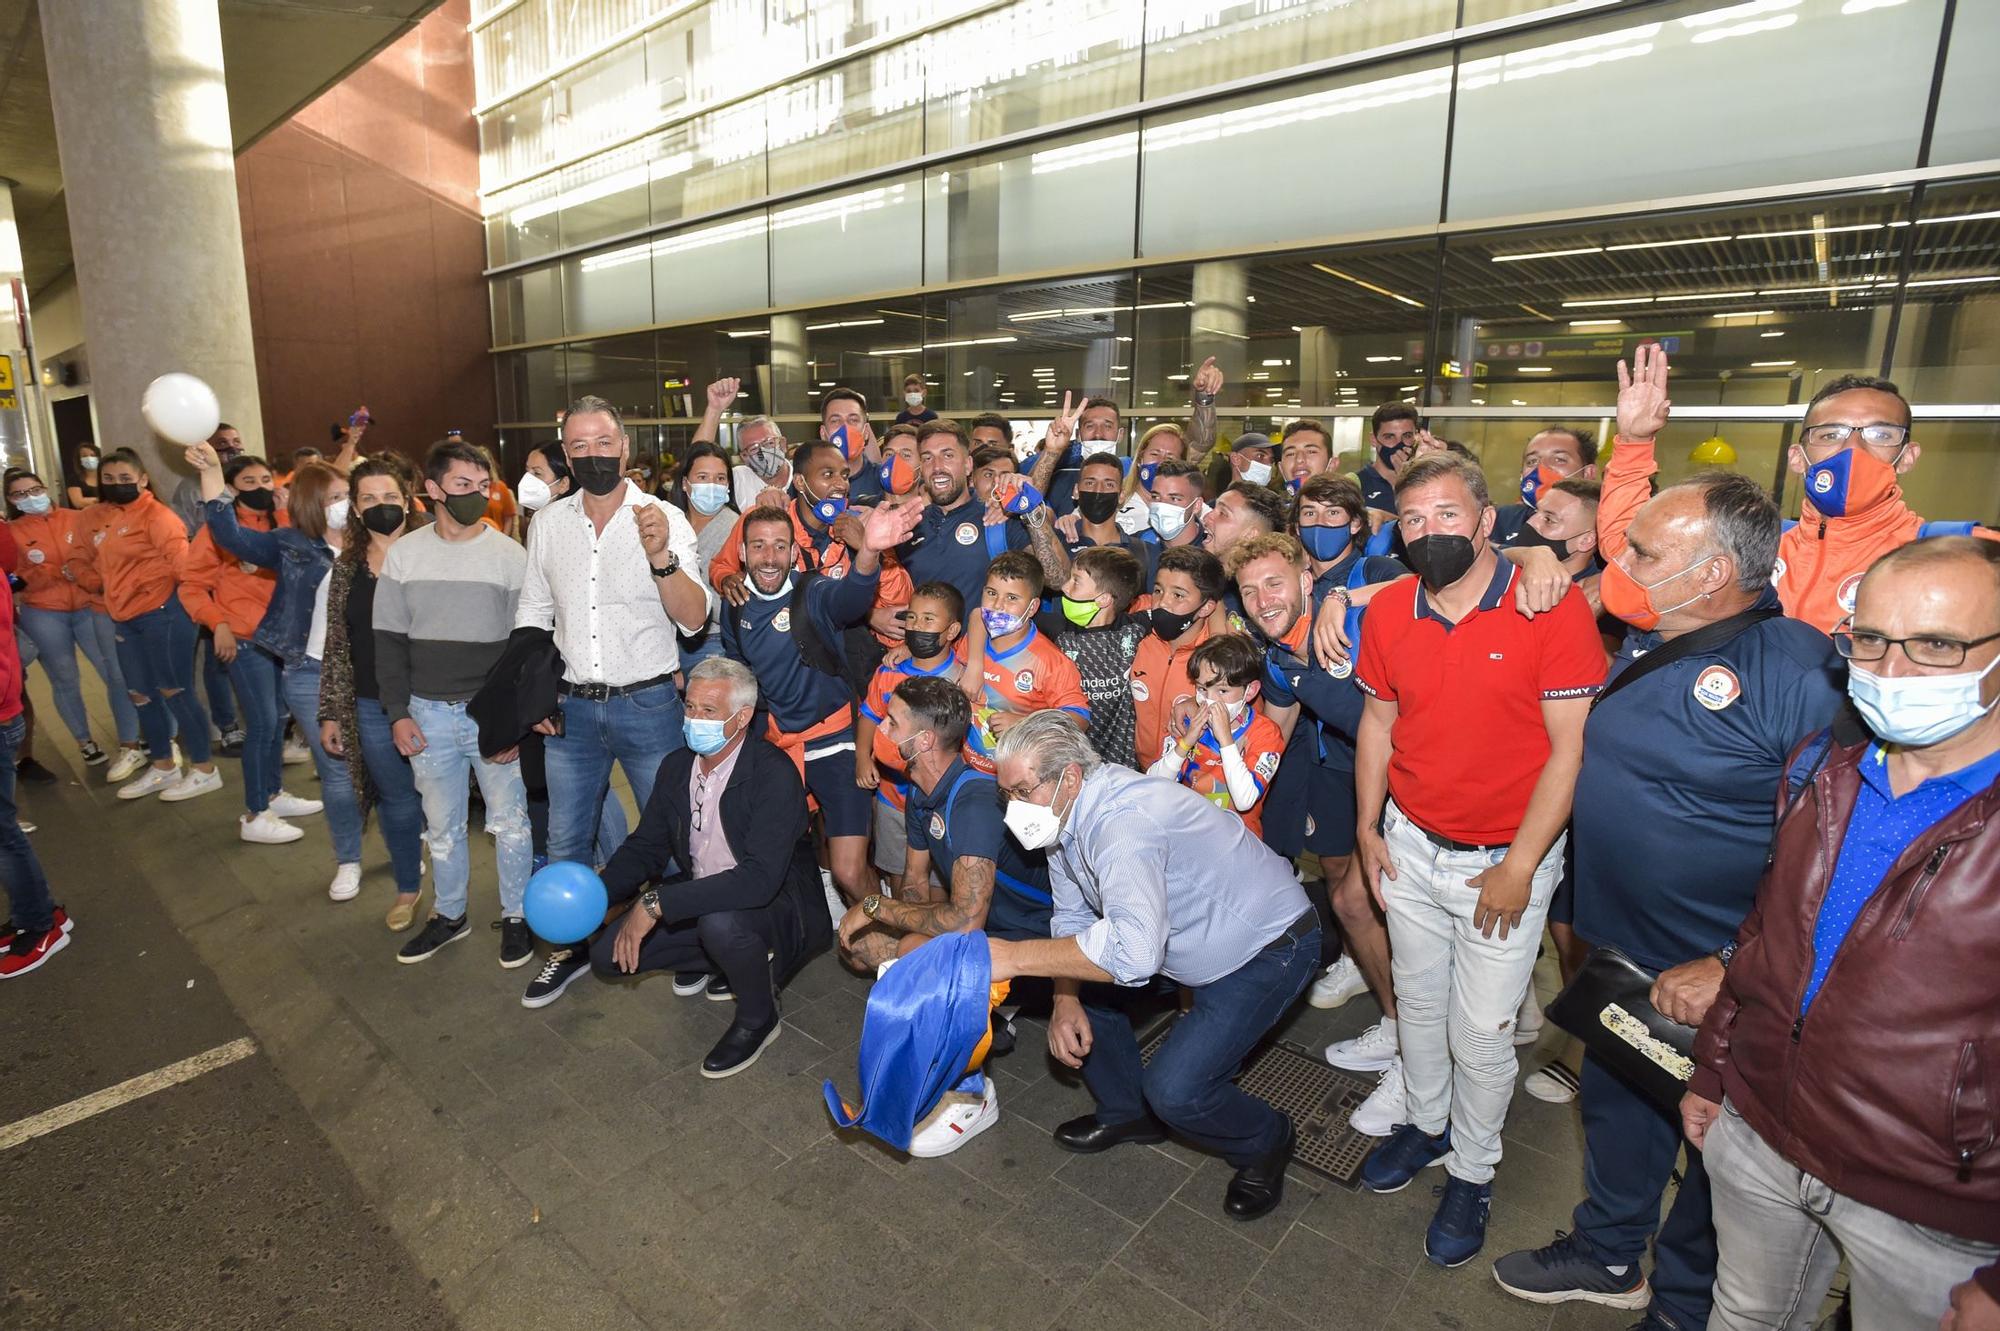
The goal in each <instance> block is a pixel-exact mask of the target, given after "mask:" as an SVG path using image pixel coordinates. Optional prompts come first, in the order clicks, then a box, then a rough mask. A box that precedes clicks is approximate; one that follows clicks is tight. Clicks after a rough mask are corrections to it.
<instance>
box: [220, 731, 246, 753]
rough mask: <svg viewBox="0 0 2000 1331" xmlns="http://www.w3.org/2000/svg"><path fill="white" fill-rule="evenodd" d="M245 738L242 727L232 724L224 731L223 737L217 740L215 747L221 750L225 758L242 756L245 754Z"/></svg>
mask: <svg viewBox="0 0 2000 1331" xmlns="http://www.w3.org/2000/svg"><path fill="white" fill-rule="evenodd" d="M243 740H244V735H243V730H242V727H240V726H231V727H230V728H229V729H227V730H225V731H223V732H222V738H221V739H220V740H219V741H217V743H216V746H215V747H216V748H217V749H218V750H220V751H221V753H222V756H223V757H225V758H241V757H242V756H243Z"/></svg>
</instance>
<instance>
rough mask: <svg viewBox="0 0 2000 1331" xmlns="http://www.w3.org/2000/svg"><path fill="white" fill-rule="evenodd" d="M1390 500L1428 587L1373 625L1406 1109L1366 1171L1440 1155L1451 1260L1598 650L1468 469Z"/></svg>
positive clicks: (1472, 1203)
mask: <svg viewBox="0 0 2000 1331" xmlns="http://www.w3.org/2000/svg"><path fill="white" fill-rule="evenodd" d="M1396 509H1397V513H1396V522H1397V524H1398V526H1399V527H1400V529H1401V531H1402V535H1403V541H1404V545H1405V547H1406V549H1407V550H1408V555H1407V559H1408V562H1409V564H1410V566H1411V567H1412V568H1414V569H1415V570H1416V571H1417V579H1416V580H1405V581H1403V582H1397V583H1391V584H1390V585H1389V587H1388V588H1387V590H1385V591H1383V592H1382V593H1380V594H1379V595H1377V596H1376V598H1375V599H1374V600H1373V601H1372V602H1370V603H1369V607H1368V617H1367V618H1366V619H1365V620H1363V621H1362V628H1361V656H1360V659H1359V660H1358V661H1357V662H1356V665H1355V670H1354V682H1355V683H1356V684H1357V685H1359V686H1360V688H1361V690H1362V692H1363V693H1365V694H1367V696H1368V700H1367V702H1366V703H1364V704H1363V707H1362V714H1361V724H1360V730H1359V732H1358V734H1357V735H1356V742H1355V764H1354V768H1355V770H1354V788H1355V803H1356V806H1357V810H1358V814H1359V824H1360V825H1359V827H1358V829H1357V836H1356V851H1357V853H1358V854H1359V855H1360V857H1361V866H1362V876H1363V879H1364V880H1365V881H1366V882H1367V883H1368V884H1369V886H1370V887H1371V888H1372V889H1373V890H1374V892H1375V894H1376V899H1377V900H1378V901H1379V902H1381V904H1382V908H1383V910H1384V911H1385V912H1386V913H1387V915H1388V919H1389V943H1390V954H1391V962H1390V966H1391V974H1392V976H1393V979H1394V982H1395V987H1396V1005H1397V1009H1398V1014H1399V1017H1398V1027H1397V1034H1398V1036H1399V1038H1400V1041H1401V1044H1402V1054H1403V1076H1404V1082H1405V1085H1406V1087H1407V1095H1408V1112H1409V1116H1410V1121H1409V1122H1408V1123H1405V1124H1404V1125H1403V1126H1401V1127H1400V1128H1398V1129H1397V1130H1396V1132H1395V1134H1394V1135H1392V1136H1391V1137H1390V1138H1389V1140H1388V1141H1387V1142H1385V1143H1384V1144H1383V1145H1382V1146H1381V1147H1380V1148H1379V1149H1378V1150H1376V1152H1375V1153H1374V1154H1373V1155H1372V1156H1370V1157H1369V1158H1368V1161H1367V1163H1366V1164H1365V1165H1363V1166H1362V1170H1361V1181H1362V1183H1363V1184H1364V1185H1365V1186H1367V1187H1369V1188H1371V1189H1373V1190H1374V1191H1376V1192H1395V1191H1397V1190H1398V1189H1400V1188H1403V1187H1405V1186H1407V1185H1408V1184H1409V1182H1410V1181H1411V1180H1412V1179H1413V1178H1415V1177H1416V1176H1417V1175H1418V1174H1419V1173H1421V1172H1422V1170H1423V1169H1424V1167H1425V1166H1427V1165H1432V1164H1437V1163H1439V1162H1440V1161H1442V1162H1443V1163H1444V1166H1445V1171H1446V1180H1445V1186H1444V1200H1443V1201H1442V1202H1441V1203H1440V1204H1439V1206H1438V1211H1437V1215H1436V1217H1435V1218H1434V1219H1433V1220H1432V1221H1431V1224H1430V1229H1429V1232H1428V1233H1427V1234H1426V1235H1425V1238H1424V1252H1425V1254H1426V1255H1427V1256H1429V1258H1430V1259H1431V1260H1432V1261H1434V1262H1436V1263H1438V1264H1439V1265H1441V1266H1457V1265H1459V1264H1460V1263H1462V1262H1466V1261H1469V1260H1470V1259H1471V1258H1472V1256H1473V1255H1474V1254H1475V1253H1477V1252H1478V1251H1479V1249H1480V1246H1481V1244H1483V1243H1484V1242H1485V1238H1486V1215H1487V1206H1488V1203H1489V1201H1490V1199H1491V1196H1492V1178H1493V1167H1494V1166H1495V1165H1496V1164H1498V1163H1499V1160H1500V1129H1501V1126H1502V1125H1503V1124H1504V1123H1505V1122H1506V1118H1507V1102H1508V1101H1509V1100H1510V1099H1511V1098H1512V1097H1513V1093H1514V1073H1515V1059H1514V1039H1513V1035H1514V1018H1515V1014H1516V1012H1517V1011H1518V1010H1519V1009H1520V1006H1521V997H1522V995H1523V994H1524V993H1526V992H1527V987H1528V984H1529V982H1530V980H1531V978H1532V975H1533V972H1534V968H1535V952H1536V949H1537V947H1538V945H1539V944H1540V941H1541V937H1542V922H1543V920H1544V919H1545V918H1546V916H1547V914H1548V908H1549V898H1550V897H1551V896H1553V895H1554V893H1555V890H1556V882H1557V880H1558V879H1559V878H1560V877H1561V874H1562V850H1563V839H1564V833H1563V828H1564V825H1565V824H1566V823H1567V822H1568V821H1569V806H1570V796H1571V794H1572V793H1573V791H1574V788H1575V785H1576V773H1577V768H1578V767H1579V766H1580V765H1581V764H1582V761H1583V722H1584V718H1585V716H1586V715H1587V714H1588V713H1589V710H1590V700H1591V698H1592V697H1594V696H1595V695H1596V693H1597V691H1598V688H1599V687H1600V686H1601V685H1602V684H1603V682H1604V648H1603V646H1602V644H1601V643H1600V642H1599V641H1598V637H1597V626H1596V622H1595V621H1594V620H1593V619H1592V617H1591V613H1590V607H1589V604H1588V603H1587V602H1586V601H1585V600H1584V598H1583V594H1582V593H1581V592H1579V591H1577V590H1576V589H1575V588H1574V587H1572V588H1571V589H1570V590H1569V591H1568V592H1567V593H1566V594H1565V595H1564V597H1563V599H1562V600H1561V601H1560V602H1558V603H1557V605H1556V608H1555V609H1554V610H1553V611H1551V612H1549V613H1547V614H1542V615H1536V616H1535V617H1534V618H1532V619H1530V618H1527V617H1525V616H1523V615H1522V614H1520V613H1519V612H1518V611H1517V610H1516V609H1515V607H1514V598H1513V594H1512V593H1513V583H1514V579H1515V578H1516V577H1518V576H1520V575H1519V572H1518V571H1517V570H1516V569H1515V567H1514V566H1513V565H1512V564H1510V563H1508V562H1507V561H1506V560H1504V559H1501V558H1500V557H1499V556H1498V555H1497V554H1496V553H1495V552H1494V549H1493V546H1492V543H1491V537H1492V534H1493V523H1494V518H1495V512H1494V509H1493V505H1492V504H1491V503H1490V502H1489V501H1488V499H1487V495H1486V478H1485V476H1484V475H1483V474H1482V473H1481V472H1480V470H1479V467H1478V465H1477V464H1475V463H1473V462H1471V461H1470V460H1468V459H1464V458H1460V457H1458V456H1456V455H1455V454H1450V453H1441V454H1434V455H1432V456H1429V457H1423V458H1419V459H1417V460H1416V461H1415V462H1412V463H1411V464H1410V465H1409V466H1408V467H1407V468H1406V469H1405V470H1404V471H1403V474H1402V475H1401V476H1400V477H1398V478H1397V481H1396ZM1378 823H1379V827H1378Z"/></svg>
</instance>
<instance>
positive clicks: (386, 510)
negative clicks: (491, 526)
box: [361, 504, 479, 536]
mask: <svg viewBox="0 0 2000 1331" xmlns="http://www.w3.org/2000/svg"><path fill="white" fill-rule="evenodd" d="M404 516H405V515H404V512H403V506H402V505H401V504H370V505H369V506H368V507H366V508H364V509H362V510H361V525H362V526H364V527H366V528H367V529H368V530H369V531H372V532H375V533H377V534H378V535H382V536H388V535H390V534H392V533H393V532H394V531H395V530H396V528H398V527H400V526H402V525H403V520H404ZM478 520H479V519H477V518H474V519H473V521H474V522H477V521H478Z"/></svg>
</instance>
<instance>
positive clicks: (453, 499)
mask: <svg viewBox="0 0 2000 1331" xmlns="http://www.w3.org/2000/svg"><path fill="white" fill-rule="evenodd" d="M444 511H445V512H447V513H449V514H451V520H452V521H453V522H456V523H457V524H458V525H459V526H461V527H470V526H471V525H472V524H473V523H475V522H477V521H479V520H480V519H481V518H483V517H485V516H486V496H485V495H483V494H481V493H479V491H477V490H474V491H472V492H471V493H470V494H462V495H446V496H445V497H444Z"/></svg>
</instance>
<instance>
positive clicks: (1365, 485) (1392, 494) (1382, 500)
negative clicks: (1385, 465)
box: [1354, 462, 1396, 513]
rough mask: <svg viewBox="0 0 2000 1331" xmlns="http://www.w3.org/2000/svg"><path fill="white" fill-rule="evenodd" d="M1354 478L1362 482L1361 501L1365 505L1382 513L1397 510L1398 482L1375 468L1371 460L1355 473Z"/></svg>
mask: <svg viewBox="0 0 2000 1331" xmlns="http://www.w3.org/2000/svg"><path fill="white" fill-rule="evenodd" d="M1354 479H1355V480H1357V481H1359V482H1361V503H1362V506H1363V507H1366V508H1372V509H1375V510H1376V511H1377V512H1381V513H1394V512H1395V511H1396V483H1395V482H1394V481H1392V480H1390V479H1389V478H1388V477H1387V476H1384V475H1383V474H1382V473H1381V472H1379V471H1377V470H1376V469H1375V464H1374V463H1372V462H1370V463H1368V464H1367V465H1366V466H1364V467H1362V469H1361V470H1360V471H1357V472H1355V473H1354Z"/></svg>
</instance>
